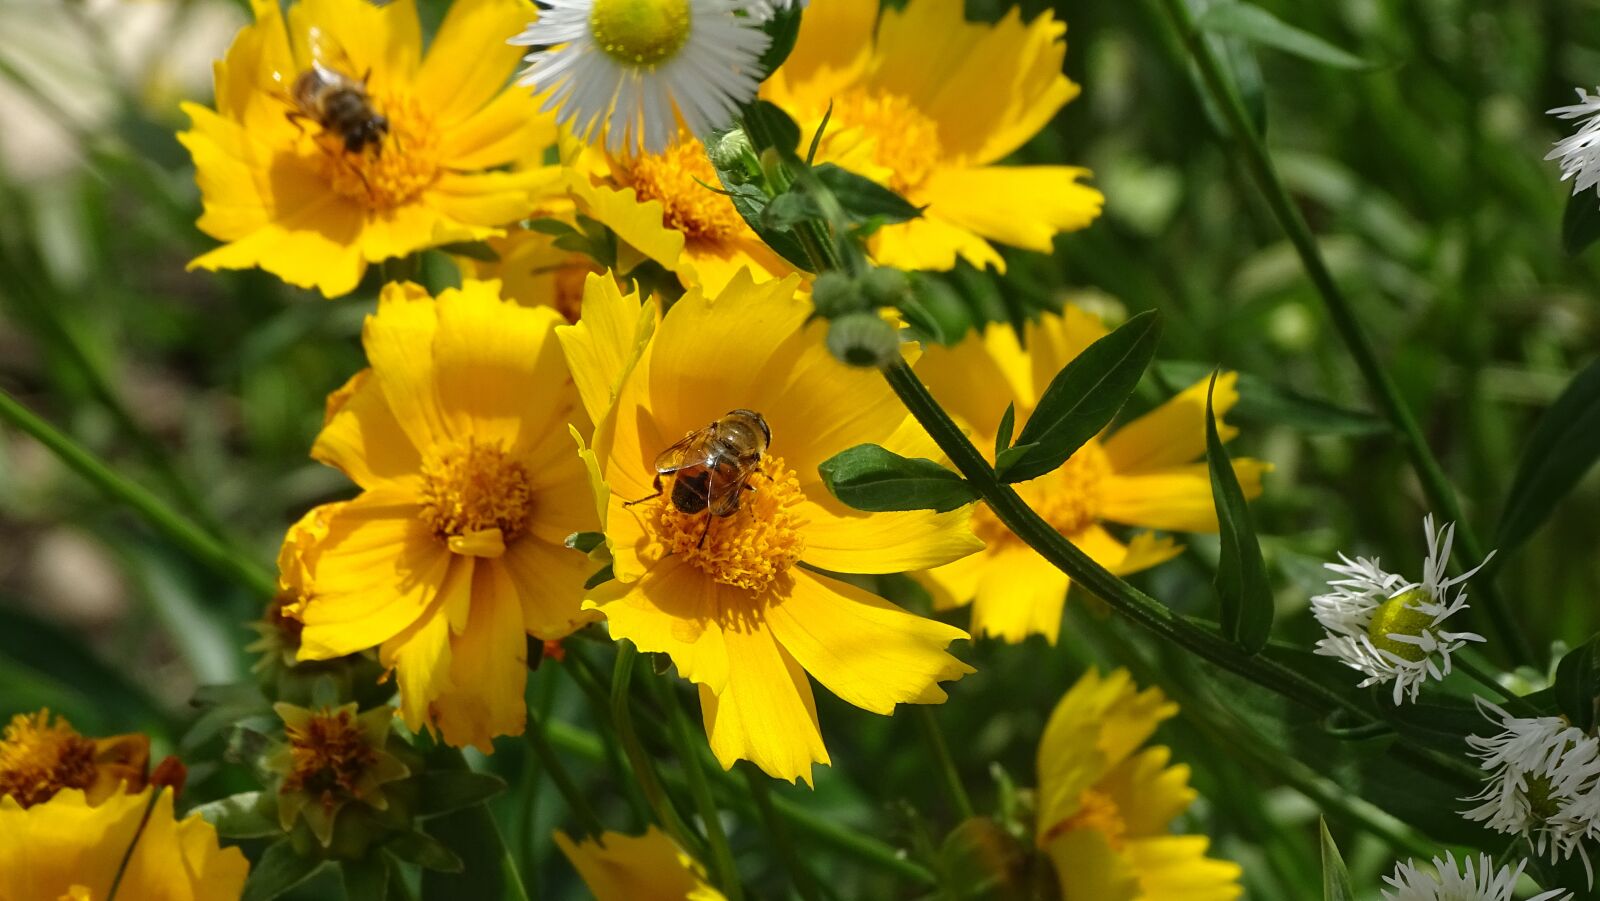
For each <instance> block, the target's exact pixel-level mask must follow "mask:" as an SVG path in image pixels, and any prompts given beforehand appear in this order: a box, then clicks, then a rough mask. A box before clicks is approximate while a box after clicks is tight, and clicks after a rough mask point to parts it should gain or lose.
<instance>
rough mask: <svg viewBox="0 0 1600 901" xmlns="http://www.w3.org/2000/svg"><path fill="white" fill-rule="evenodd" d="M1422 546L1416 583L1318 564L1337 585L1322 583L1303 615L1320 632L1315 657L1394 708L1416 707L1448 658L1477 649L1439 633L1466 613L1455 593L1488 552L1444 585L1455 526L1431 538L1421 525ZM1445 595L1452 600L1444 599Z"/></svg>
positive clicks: (1466, 635)
mask: <svg viewBox="0 0 1600 901" xmlns="http://www.w3.org/2000/svg"><path fill="white" fill-rule="evenodd" d="M1422 528H1423V532H1424V533H1425V534H1426V535H1427V539H1428V560H1427V562H1426V563H1425V564H1423V567H1422V581H1420V582H1408V581H1406V580H1405V578H1404V577H1402V576H1399V575H1396V574H1394V573H1391V572H1386V571H1385V570H1384V569H1383V568H1382V567H1381V566H1379V564H1378V560H1377V559H1376V558H1373V559H1368V558H1366V557H1357V558H1356V559H1354V560H1352V559H1350V558H1349V557H1347V556H1345V555H1344V554H1340V555H1339V559H1340V560H1342V561H1343V562H1342V563H1328V564H1324V566H1326V568H1327V569H1329V570H1330V571H1332V572H1333V573H1335V574H1336V575H1338V576H1342V577H1343V578H1339V579H1330V580H1329V581H1328V588H1329V589H1330V591H1329V592H1328V593H1327V594H1324V595H1319V596H1317V597H1314V598H1312V599H1311V615H1312V616H1314V617H1316V619H1317V622H1318V623H1319V624H1320V625H1321V626H1322V628H1323V629H1324V630H1325V631H1326V632H1327V637H1325V638H1323V639H1322V640H1321V641H1319V642H1317V647H1316V652H1317V653H1318V654H1322V655H1323V656H1326V657H1336V658H1338V659H1339V660H1341V661H1342V662H1344V664H1345V665H1346V666H1349V667H1350V668H1352V669H1356V670H1360V671H1361V672H1362V673H1365V674H1366V676H1367V678H1366V680H1365V681H1363V682H1362V683H1361V685H1362V687H1365V686H1368V685H1379V684H1383V683H1387V682H1393V683H1394V703H1395V704H1400V703H1401V702H1402V699H1404V698H1407V697H1409V699H1410V700H1412V701H1415V700H1416V699H1417V692H1418V691H1419V690H1421V688H1422V683H1424V682H1426V681H1428V680H1429V679H1434V680H1438V679H1443V678H1444V677H1445V676H1446V675H1448V674H1449V673H1450V655H1451V654H1453V653H1455V652H1456V651H1457V650H1459V649H1460V648H1461V647H1462V645H1464V644H1466V643H1467V642H1469V641H1483V640H1484V639H1483V636H1482V635H1478V634H1476V633H1473V632H1450V631H1446V630H1444V629H1442V628H1440V627H1441V626H1442V625H1443V624H1444V621H1445V620H1447V619H1449V618H1450V617H1451V616H1454V615H1455V614H1457V613H1459V612H1461V611H1462V610H1465V609H1467V592H1466V589H1464V588H1457V586H1459V585H1460V584H1461V583H1462V582H1464V581H1466V580H1467V579H1468V578H1470V577H1471V576H1472V575H1473V574H1474V573H1476V572H1477V571H1478V570H1479V569H1482V568H1483V565H1484V564H1485V563H1488V562H1489V560H1490V558H1492V557H1494V554H1493V553H1492V552H1491V553H1490V554H1489V556H1488V557H1485V558H1484V560H1483V562H1482V563H1479V564H1478V565H1477V566H1476V567H1474V568H1473V569H1472V570H1471V571H1469V572H1466V573H1463V574H1462V575H1459V576H1456V577H1455V578H1447V577H1446V576H1445V566H1446V565H1447V564H1448V563H1449V560H1450V545H1451V543H1452V542H1453V541H1454V539H1455V524H1454V523H1451V524H1450V525H1447V526H1445V527H1444V529H1443V530H1442V531H1435V529H1434V527H1433V517H1432V516H1431V515H1430V516H1428V517H1427V518H1426V519H1424V520H1423V523H1422ZM1452 591H1453V594H1452Z"/></svg>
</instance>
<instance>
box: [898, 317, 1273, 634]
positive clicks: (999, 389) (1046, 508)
mask: <svg viewBox="0 0 1600 901" xmlns="http://www.w3.org/2000/svg"><path fill="white" fill-rule="evenodd" d="M1105 334H1106V328H1105V326H1104V325H1102V324H1101V323H1100V321H1099V320H1098V319H1096V318H1095V317H1093V316H1091V315H1090V314H1088V313H1085V312H1084V311H1082V310H1080V309H1077V308H1076V307H1072V306H1068V307H1067V308H1066V309H1065V310H1064V311H1063V312H1062V313H1061V314H1060V315H1056V314H1054V313H1046V314H1044V315H1043V316H1042V317H1041V318H1040V319H1039V321H1037V322H1030V323H1029V324H1028V326H1027V329H1026V337H1025V343H1026V346H1027V350H1024V349H1023V345H1021V344H1018V342H1017V336H1016V333H1015V331H1013V330H1012V329H1011V328H1009V327H1006V326H1003V325H991V326H990V327H989V328H988V330H987V331H986V332H984V333H983V335H981V336H979V335H976V334H973V335H969V336H968V337H967V338H966V339H965V340H963V341H962V342H961V343H960V344H958V345H956V346H955V347H952V348H944V347H930V348H929V349H928V352H927V354H926V355H924V356H923V358H922V360H921V362H920V363H919V364H918V366H917V373H918V374H919V375H921V376H922V378H923V379H924V381H926V382H927V383H928V387H929V388H930V390H932V391H933V394H934V396H935V397H936V398H938V400H939V401H940V403H942V404H943V405H944V406H945V409H947V410H949V411H950V412H951V413H952V414H953V415H955V416H956V417H957V418H958V419H961V420H964V422H965V423H966V424H967V425H968V426H969V427H970V428H971V430H972V432H973V440H974V441H975V442H976V443H977V445H978V446H979V447H980V448H983V449H984V453H985V454H990V455H992V448H993V447H994V439H995V435H996V433H998V431H999V428H1000V417H1001V415H1002V414H1004V412H1005V409H1006V405H1007V404H1015V405H1016V427H1017V430H1018V431H1019V432H1020V431H1021V428H1022V424H1023V423H1024V422H1026V421H1027V419H1028V416H1029V414H1031V413H1032V412H1033V408H1034V404H1036V403H1037V402H1038V400H1039V394H1040V392H1042V391H1044V389H1045V386H1047V385H1048V384H1050V379H1052V378H1053V377H1054V376H1055V374H1056V373H1057V372H1059V371H1060V370H1061V368H1062V367H1064V366H1066V364H1067V363H1069V362H1071V361H1072V359H1073V358H1074V357H1076V356H1077V355H1078V354H1079V353H1081V352H1082V351H1083V349H1084V348H1085V347H1088V346H1089V345H1090V344H1091V343H1093V342H1094V341H1095V340H1096V339H1098V338H1100V337H1101V336H1103V335H1105ZM1235 381H1237V378H1236V377H1235V376H1234V375H1233V374H1232V373H1224V374H1223V375H1222V376H1221V377H1219V378H1218V379H1217V390H1216V396H1215V410H1216V414H1217V419H1218V424H1217V428H1218V432H1219V433H1220V435H1221V436H1222V438H1223V440H1227V439H1229V438H1231V437H1233V435H1234V434H1236V433H1237V431H1238V430H1237V429H1234V428H1232V427H1230V426H1228V425H1226V424H1224V423H1222V422H1221V419H1222V415H1223V414H1224V413H1226V412H1227V411H1228V410H1229V409H1230V408H1231V407H1232V406H1233V405H1234V402H1235V401H1237V400H1238V392H1237V391H1236V390H1235V388H1234V383H1235ZM1205 415H1206V382H1205V381H1201V382H1198V383H1196V384H1194V385H1192V386H1190V387H1189V388H1187V389H1185V390H1184V391H1183V392H1182V393H1180V394H1178V396H1177V397H1174V398H1173V399H1171V400H1169V401H1167V402H1166V403H1164V404H1162V405H1161V406H1159V407H1157V408H1156V409H1155V410H1152V411H1151V412H1149V413H1147V414H1145V415H1144V416H1141V417H1139V418H1138V419H1135V420H1134V421H1132V422H1129V423H1127V424H1126V425H1123V426H1122V427H1120V428H1118V429H1117V430H1116V431H1115V432H1112V433H1111V434H1109V435H1102V436H1100V437H1097V438H1092V439H1090V440H1089V441H1088V442H1087V443H1086V444H1084V446H1083V447H1081V448H1079V450H1078V452H1077V453H1075V454H1073V455H1072V458H1071V459H1069V460H1068V461H1067V462H1066V463H1065V464H1064V465H1063V466H1062V467H1061V468H1060V469H1057V470H1056V471H1055V472H1052V473H1048V474H1046V475H1043V476H1040V477H1039V478H1036V479H1031V480H1029V481H1026V482H1021V483H1018V484H1017V486H1016V489H1017V492H1018V493H1019V494H1021V495H1022V497H1023V499H1024V500H1026V501H1028V503H1029V504H1030V505H1031V506H1032V507H1033V508H1034V509H1035V510H1037V511H1038V512H1039V514H1040V515H1041V516H1043V517H1044V518H1045V519H1046V520H1048V521H1049V522H1050V524H1051V525H1053V526H1055V527H1056V530H1057V531H1059V532H1060V533H1061V534H1063V535H1065V536H1067V538H1069V539H1071V541H1072V543H1073V544H1076V545H1077V546H1078V547H1080V548H1082V549H1083V551H1084V552H1085V553H1087V554H1088V555H1089V556H1090V557H1093V558H1094V559H1095V561H1096V562H1098V563H1100V564H1101V565H1103V566H1105V567H1107V568H1109V569H1110V570H1112V571H1113V572H1116V573H1119V574H1126V573H1132V572H1137V571H1139V570H1142V569H1147V568H1149V567H1151V566H1155V565H1156V564H1158V563H1162V562H1165V561H1167V560H1170V559H1171V558H1172V557H1174V556H1176V555H1177V554H1178V553H1179V551H1180V550H1181V548H1180V547H1179V546H1178V545H1176V544H1174V543H1173V541H1172V540H1171V539H1170V538H1161V539H1157V538H1156V537H1154V536H1153V535H1152V534H1150V533H1149V532H1141V533H1139V534H1138V535H1136V536H1134V538H1133V540H1132V542H1130V543H1129V544H1123V543H1122V542H1121V541H1119V540H1118V539H1117V538H1116V537H1114V536H1113V535H1112V534H1111V533H1110V532H1109V531H1107V530H1106V528H1105V526H1104V525H1102V523H1120V524H1122V525H1128V526H1142V527H1145V528H1148V529H1165V530H1171V531H1177V532H1215V531H1217V512H1216V508H1215V507H1214V506H1213V502H1212V497H1211V479H1210V476H1209V474H1208V472H1207V470H1206V465H1205ZM1195 461H1199V462H1195ZM1233 468H1234V472H1236V473H1237V474H1238V476H1239V483H1240V485H1241V487H1243V488H1244V492H1245V496H1246V497H1255V496H1257V495H1259V494H1260V493H1261V474H1262V473H1263V472H1265V471H1266V470H1268V469H1269V468H1270V467H1269V466H1268V464H1266V463H1262V462H1261V461H1259V460H1252V459H1249V458H1239V459H1235V460H1234V461H1233ZM973 526H974V528H975V529H976V531H977V533H978V535H979V536H981V537H982V538H983V539H984V542H985V545H986V546H985V547H984V550H983V552H982V553H980V554H974V555H973V556H971V557H968V558H967V559H965V560H961V561H958V562H956V563H953V564H951V565H949V566H945V567H941V568H939V569H934V570H931V571H930V572H928V573H927V574H926V576H927V579H928V581H930V582H931V583H932V587H933V589H934V593H935V600H936V601H937V602H938V603H939V605H940V606H941V607H950V606H956V605H960V604H966V603H968V602H971V603H972V605H973V607H972V625H973V631H975V632H977V633H979V634H982V635H990V636H995V637H998V638H1002V639H1004V640H1006V641H1022V640H1023V639H1025V638H1027V637H1028V636H1029V635H1043V636H1045V637H1046V638H1047V639H1049V640H1050V641H1051V642H1052V643H1054V642H1055V640H1056V635H1057V633H1058V632H1059V630H1060V628H1061V609H1062V605H1063V604H1064V603H1065V602H1066V595H1067V586H1068V579H1067V576H1066V574H1065V573H1063V572H1061V571H1060V570H1058V569H1056V568H1055V567H1054V566H1052V565H1050V564H1049V563H1047V562H1046V561H1045V559H1044V558H1043V557H1040V556H1039V555H1038V554H1036V553H1034V552H1033V550H1032V549H1031V548H1029V547H1028V546H1027V545H1025V544H1023V543H1022V541H1021V540H1020V539H1018V538H1017V537H1016V536H1014V535H1012V534H1011V532H1010V531H1009V530H1007V529H1006V527H1005V526H1003V525H1001V523H1000V521H999V520H998V519H996V518H995V516H994V514H992V513H990V512H989V510H988V508H986V507H982V508H980V509H979V510H978V512H977V514H976V515H975V516H974V517H973Z"/></svg>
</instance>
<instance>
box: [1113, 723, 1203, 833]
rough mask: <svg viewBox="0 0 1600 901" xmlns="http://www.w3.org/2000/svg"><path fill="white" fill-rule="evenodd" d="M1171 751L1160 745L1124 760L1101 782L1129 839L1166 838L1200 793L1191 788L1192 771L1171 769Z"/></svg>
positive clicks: (1186, 768)
mask: <svg viewBox="0 0 1600 901" xmlns="http://www.w3.org/2000/svg"><path fill="white" fill-rule="evenodd" d="M1171 759H1172V751H1171V750H1170V749H1168V748H1165V747H1162V746H1160V745H1157V746H1155V747H1153V748H1145V749H1144V750H1143V751H1140V752H1139V753H1137V754H1135V755H1133V756H1132V757H1129V758H1128V759H1127V760H1124V761H1123V762H1122V763H1121V764H1119V765H1118V766H1117V767H1115V768H1114V769H1112V771H1111V772H1110V773H1108V774H1107V775H1106V777H1105V778H1104V779H1102V780H1101V781H1100V784H1099V786H1098V788H1099V790H1100V791H1102V792H1105V793H1106V794H1107V795H1109V796H1110V797H1111V799H1112V800H1113V801H1115V802H1116V805H1117V812H1118V813H1119V814H1121V816H1122V822H1123V825H1125V826H1126V827H1127V830H1128V834H1129V835H1135V836H1145V835H1163V834H1165V833H1166V832H1167V827H1168V826H1170V825H1171V824H1172V821H1173V819H1175V818H1176V817H1177V816H1178V814H1180V813H1183V812H1184V811H1185V810H1188V809H1189V805H1190V804H1193V803H1194V799H1195V798H1196V797H1198V793H1197V792H1195V790H1194V789H1192V788H1190V787H1189V768H1188V767H1187V766H1184V765H1181V764H1180V765H1178V766H1173V767H1169V766H1167V762H1168V761H1170V760H1171Z"/></svg>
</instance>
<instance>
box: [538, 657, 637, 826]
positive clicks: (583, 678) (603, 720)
mask: <svg viewBox="0 0 1600 901" xmlns="http://www.w3.org/2000/svg"><path fill="white" fill-rule="evenodd" d="M567 661H568V662H566V663H563V665H562V667H561V669H562V671H563V672H565V673H566V674H567V675H568V676H571V677H572V681H573V682H575V683H577V685H578V688H580V689H581V690H582V691H583V693H584V695H586V696H587V697H588V699H589V705H590V707H592V708H593V709H594V715H595V718H596V720H597V721H598V725H599V727H600V730H601V731H600V740H601V742H602V743H603V746H604V751H605V763H606V766H607V767H608V768H609V769H610V770H611V776H612V778H613V779H614V780H615V784H616V785H619V786H622V789H621V790H622V795H623V797H624V798H626V799H627V802H628V807H629V809H631V810H632V811H633V818H634V825H635V826H637V827H638V828H640V829H643V828H644V825H645V824H646V823H648V822H650V805H649V804H647V803H645V800H644V795H643V794H642V793H640V791H639V783H638V781H637V780H635V779H633V778H632V777H631V776H630V775H629V773H628V764H627V762H626V761H624V760H623V753H622V747H621V746H620V745H619V744H618V743H617V735H616V729H615V728H612V729H607V728H606V725H607V724H608V723H609V722H610V716H611V700H610V694H611V693H610V692H609V691H608V690H607V689H606V688H605V686H604V685H602V684H601V679H600V676H599V674H598V673H597V672H596V671H595V669H596V668H595V666H594V664H593V663H591V662H590V661H589V658H588V657H587V656H586V655H584V654H582V653H580V652H579V651H578V649H577V648H571V649H569V650H568V651H567ZM555 725H556V724H555V723H551V724H549V726H550V728H554V727H555Z"/></svg>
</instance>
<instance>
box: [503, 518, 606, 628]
mask: <svg viewBox="0 0 1600 901" xmlns="http://www.w3.org/2000/svg"><path fill="white" fill-rule="evenodd" d="M500 565H501V566H503V567H505V570H506V572H507V573H508V574H509V575H510V576H511V581H512V583H513V584H515V585H516V588H517V596H518V597H519V598H521V602H522V627H523V630H524V631H526V632H527V633H528V634H529V635H532V636H533V637H535V638H541V639H544V640H546V641H553V640H556V639H560V638H565V637H567V636H568V635H570V634H572V633H573V632H574V631H576V630H577V629H579V628H581V627H583V626H584V625H586V624H588V623H590V622H593V621H594V620H596V619H598V618H599V617H598V616H597V615H596V614H594V613H586V612H584V611H583V610H582V603H583V583H584V582H585V581H587V580H588V578H589V576H590V575H591V574H593V572H594V570H595V569H597V568H598V567H597V565H596V564H594V563H593V562H591V561H590V560H589V558H588V557H586V556H585V555H583V554H580V553H578V552H577V551H575V550H572V549H570V548H566V547H563V546H561V545H558V544H549V543H546V542H543V541H539V540H537V539H533V538H524V539H522V540H521V541H518V542H516V543H514V544H512V545H511V547H510V548H509V549H507V552H506V555H505V556H504V557H502V558H501V559H500Z"/></svg>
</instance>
